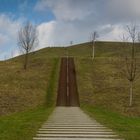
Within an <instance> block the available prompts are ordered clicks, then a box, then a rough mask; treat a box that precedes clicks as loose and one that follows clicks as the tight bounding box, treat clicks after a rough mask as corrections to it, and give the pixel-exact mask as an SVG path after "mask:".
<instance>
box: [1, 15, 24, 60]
mask: <svg viewBox="0 0 140 140" xmlns="http://www.w3.org/2000/svg"><path fill="white" fill-rule="evenodd" d="M21 24H22V21H21V20H13V19H12V18H11V17H9V16H7V15H5V14H0V47H1V50H0V59H3V58H4V57H5V56H4V55H6V54H7V55H8V54H9V55H11V52H12V51H13V49H15V48H17V32H18V30H19V28H20V26H21ZM7 57H9V56H7Z"/></svg>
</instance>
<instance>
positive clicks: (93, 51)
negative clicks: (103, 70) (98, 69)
mask: <svg viewBox="0 0 140 140" xmlns="http://www.w3.org/2000/svg"><path fill="white" fill-rule="evenodd" d="M94 53H95V47H94V44H93V50H92V60H93V59H94Z"/></svg>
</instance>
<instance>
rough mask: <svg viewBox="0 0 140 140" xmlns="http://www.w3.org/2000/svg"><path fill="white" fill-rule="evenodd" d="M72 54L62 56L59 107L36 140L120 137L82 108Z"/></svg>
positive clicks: (84, 139)
mask: <svg viewBox="0 0 140 140" xmlns="http://www.w3.org/2000/svg"><path fill="white" fill-rule="evenodd" d="M79 106H80V102H79V95H78V90H77V84H76V71H75V65H74V59H73V58H68V57H67V58H62V59H61V68H60V76H59V85H58V95H57V101H56V108H55V110H54V112H53V113H52V115H51V116H50V117H49V119H48V121H47V122H46V123H44V124H43V125H42V127H41V128H40V129H39V130H38V132H37V135H36V136H35V137H34V138H33V140H120V138H119V137H118V136H117V135H116V134H115V133H114V132H113V131H112V130H111V129H108V128H107V127H105V126H103V125H101V124H100V123H98V122H97V121H96V120H93V119H91V118H90V117H89V116H88V115H86V114H85V113H84V112H83V111H82V110H81V109H80V107H79Z"/></svg>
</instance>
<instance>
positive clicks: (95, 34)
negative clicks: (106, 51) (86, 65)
mask: <svg viewBox="0 0 140 140" xmlns="http://www.w3.org/2000/svg"><path fill="white" fill-rule="evenodd" d="M98 37H99V35H98V33H97V32H96V31H94V32H93V33H92V34H91V43H92V60H93V59H94V57H95V42H96V39H97V38H98Z"/></svg>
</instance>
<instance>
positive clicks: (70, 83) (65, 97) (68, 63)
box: [56, 57, 80, 106]
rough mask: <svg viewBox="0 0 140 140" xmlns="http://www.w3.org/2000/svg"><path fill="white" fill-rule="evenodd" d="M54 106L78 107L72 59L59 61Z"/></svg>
mask: <svg viewBox="0 0 140 140" xmlns="http://www.w3.org/2000/svg"><path fill="white" fill-rule="evenodd" d="M56 106H80V103H79V95H78V90H77V83H76V71H75V65H74V59H73V58H72V57H69V58H66V57H64V58H62V59H61V67H60V75H59V85H58V95H57V103H56Z"/></svg>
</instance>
